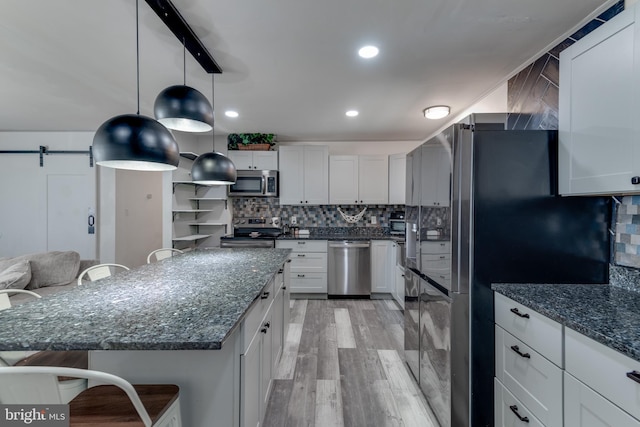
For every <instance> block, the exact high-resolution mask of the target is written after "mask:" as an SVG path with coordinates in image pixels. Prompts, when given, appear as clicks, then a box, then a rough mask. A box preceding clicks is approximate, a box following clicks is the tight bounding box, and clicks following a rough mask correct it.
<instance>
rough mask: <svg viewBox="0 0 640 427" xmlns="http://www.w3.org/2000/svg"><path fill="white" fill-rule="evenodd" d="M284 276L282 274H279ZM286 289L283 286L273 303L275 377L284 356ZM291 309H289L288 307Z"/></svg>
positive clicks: (272, 366) (272, 325) (273, 368)
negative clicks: (281, 357)
mask: <svg viewBox="0 0 640 427" xmlns="http://www.w3.org/2000/svg"><path fill="white" fill-rule="evenodd" d="M278 275H279V276H282V273H278ZM284 291H285V290H284V289H283V288H282V286H281V287H280V289H279V290H278V291H277V292H278V293H277V294H276V297H275V299H274V301H273V310H271V320H272V324H271V328H272V333H271V345H272V348H271V373H272V374H273V375H272V376H275V373H276V372H277V370H278V362H280V356H281V355H282V344H283V343H284V339H285V337H284V309H285V307H284ZM287 308H289V307H287Z"/></svg>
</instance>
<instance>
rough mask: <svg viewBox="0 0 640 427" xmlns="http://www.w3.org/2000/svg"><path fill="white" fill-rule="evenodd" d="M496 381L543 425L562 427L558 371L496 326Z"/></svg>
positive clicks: (559, 374) (560, 375)
mask: <svg viewBox="0 0 640 427" xmlns="http://www.w3.org/2000/svg"><path fill="white" fill-rule="evenodd" d="M495 330H496V377H497V378H498V379H499V380H500V382H501V383H502V384H504V386H505V387H506V388H508V389H509V391H510V392H511V393H513V395H514V396H515V397H516V398H518V400H520V401H521V402H522V403H523V404H524V405H525V406H526V407H527V408H528V410H529V411H530V412H531V413H533V414H534V415H535V416H536V418H538V419H539V420H540V421H541V422H542V423H543V424H544V425H547V426H561V425H562V370H561V369H560V368H558V367H557V366H556V365H554V364H553V363H551V362H550V361H549V360H547V359H546V358H545V357H543V356H542V355H541V354H540V353H538V352H536V351H535V350H533V349H532V348H531V347H529V346H527V345H526V344H525V343H523V342H522V341H521V340H519V339H517V338H515V337H514V336H513V335H510V334H509V333H507V332H506V331H505V330H504V329H502V328H501V327H499V326H497V325H496V327H495Z"/></svg>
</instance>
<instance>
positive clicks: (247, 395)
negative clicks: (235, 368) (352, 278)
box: [240, 332, 262, 427]
mask: <svg viewBox="0 0 640 427" xmlns="http://www.w3.org/2000/svg"><path fill="white" fill-rule="evenodd" d="M261 342H262V334H261V333H259V332H258V333H257V334H255V335H254V337H253V340H252V341H251V344H249V347H248V348H247V351H245V352H244V354H242V355H240V425H241V426H243V427H257V426H258V425H260V420H261V415H260V400H261V396H260V393H261V390H260V368H261V359H260V350H261Z"/></svg>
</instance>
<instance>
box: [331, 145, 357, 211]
mask: <svg viewBox="0 0 640 427" xmlns="http://www.w3.org/2000/svg"><path fill="white" fill-rule="evenodd" d="M329 203H331V204H332V205H353V204H357V203H360V199H359V198H358V156H331V157H330V159H329Z"/></svg>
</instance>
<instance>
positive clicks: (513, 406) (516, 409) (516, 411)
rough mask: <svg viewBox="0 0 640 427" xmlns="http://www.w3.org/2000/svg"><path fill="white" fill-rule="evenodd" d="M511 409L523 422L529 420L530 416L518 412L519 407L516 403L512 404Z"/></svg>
mask: <svg viewBox="0 0 640 427" xmlns="http://www.w3.org/2000/svg"><path fill="white" fill-rule="evenodd" d="M509 409H511V412H513V413H514V414H516V417H518V419H519V420H520V421H522V422H523V423H528V422H529V418H527V417H523V416H522V415H520V414H519V413H518V407H517V406H516V405H511V406H509Z"/></svg>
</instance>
